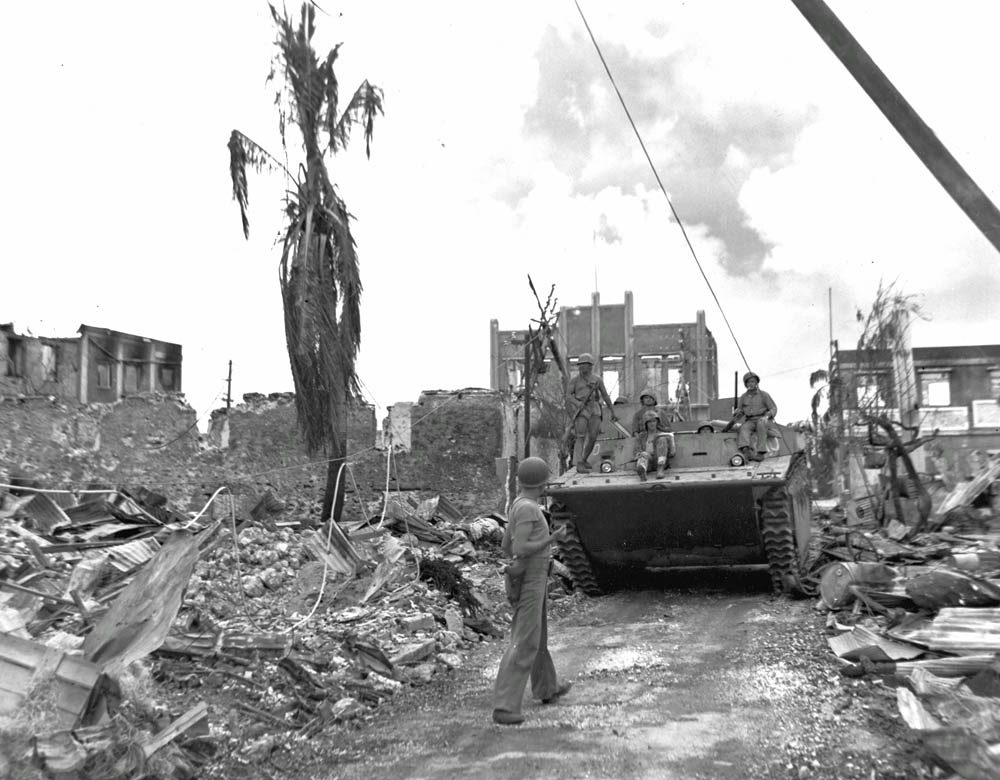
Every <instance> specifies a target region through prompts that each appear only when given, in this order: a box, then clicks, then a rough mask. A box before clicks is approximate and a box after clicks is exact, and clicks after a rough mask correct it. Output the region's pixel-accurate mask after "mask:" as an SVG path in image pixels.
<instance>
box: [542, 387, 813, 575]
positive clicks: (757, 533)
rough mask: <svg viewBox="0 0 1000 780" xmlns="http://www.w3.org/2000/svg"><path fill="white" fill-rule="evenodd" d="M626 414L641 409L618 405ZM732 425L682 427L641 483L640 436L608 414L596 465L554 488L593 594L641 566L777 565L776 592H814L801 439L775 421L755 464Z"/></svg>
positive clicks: (571, 553) (572, 561) (573, 556)
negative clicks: (807, 568)
mask: <svg viewBox="0 0 1000 780" xmlns="http://www.w3.org/2000/svg"><path fill="white" fill-rule="evenodd" d="M618 406H619V405H617V404H616V413H617V415H618V417H619V418H620V419H622V420H629V419H630V418H631V412H632V411H634V410H633V409H632V408H629V409H627V410H626V409H624V408H622V409H619V408H618ZM725 424H726V423H725V421H703V422H694V423H675V424H674V426H673V427H674V439H675V443H676V454H675V455H674V456H673V457H672V458H671V459H670V462H669V465H668V467H667V469H666V470H665V471H664V472H663V474H662V476H654V475H652V474H651V475H649V477H648V479H646V480H642V479H641V478H640V476H639V474H637V473H636V470H635V456H636V453H635V447H636V444H635V439H634V438H633V437H630V436H626V435H625V432H624V431H622V430H620V429H618V428H616V427H615V426H613V425H611V424H610V423H609V422H608V421H607V420H605V422H604V425H603V427H602V432H601V437H600V439H599V441H598V445H597V447H596V448H595V453H594V454H593V455H592V456H591V459H590V460H591V463H592V464H593V470H592V471H590V472H586V473H578V472H577V470H576V469H570V470H569V471H567V472H566V473H564V474H562V475H561V476H559V477H557V478H555V479H554V480H553V481H552V482H550V483H549V485H548V487H547V488H546V495H547V497H548V498H547V501H548V508H549V512H550V514H551V518H552V522H553V524H554V525H559V524H562V525H565V526H566V530H567V537H566V539H565V540H563V541H562V542H561V543H560V545H559V546H560V552H561V558H562V561H563V563H564V564H565V565H566V567H567V568H568V569H569V571H570V573H571V575H572V578H573V581H574V584H575V586H576V587H578V588H580V589H581V590H583V591H584V592H585V593H588V594H591V595H594V594H598V593H601V592H604V591H605V590H607V589H610V588H611V587H613V584H614V583H615V582H616V581H621V579H622V578H623V577H625V578H627V576H628V573H629V572H630V571H635V570H637V569H662V568H679V567H691V566H713V567H716V566H719V567H721V566H750V565H763V564H766V565H767V566H768V567H769V570H770V574H771V582H772V585H773V588H774V590H775V592H778V593H789V594H793V593H796V592H803V591H805V587H804V584H803V581H802V577H803V568H804V565H805V563H806V559H807V556H808V546H809V535H810V510H811V502H810V485H809V477H808V473H807V466H806V458H805V453H804V452H803V447H802V445H801V444H800V440H801V435H800V434H798V433H797V432H795V431H794V430H792V429H790V428H787V427H785V426H782V425H778V424H776V423H772V427H771V429H770V431H769V436H768V453H767V455H766V456H765V457H764V459H763V460H761V461H746V460H745V459H744V457H743V456H742V455H741V454H740V452H739V449H738V448H737V430H733V431H731V432H725V433H723V432H722V431H723V428H724V427H725Z"/></svg>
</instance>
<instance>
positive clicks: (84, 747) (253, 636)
mask: <svg viewBox="0 0 1000 780" xmlns="http://www.w3.org/2000/svg"><path fill="white" fill-rule="evenodd" d="M378 504H379V505H378V506H374V507H369V508H368V509H369V510H370V513H371V516H370V517H369V518H367V519H364V520H360V521H356V522H352V523H347V524H341V525H335V524H332V523H328V524H326V525H324V526H322V527H320V528H318V529H310V528H306V527H304V525H305V524H304V523H302V522H300V521H302V520H304V518H296V517H294V516H292V515H290V514H289V513H288V512H287V511H286V510H285V508H284V505H283V503H282V502H281V501H280V500H278V499H277V498H276V497H275V496H273V495H272V494H270V493H268V494H266V495H264V496H262V497H260V498H259V500H257V501H256V503H255V504H254V505H253V506H252V507H249V508H246V507H240V506H238V502H237V501H236V500H234V499H233V497H232V496H231V495H229V494H228V493H227V492H226V491H224V490H220V491H219V492H218V493H217V494H216V495H215V496H214V497H213V501H212V502H210V506H209V507H206V510H209V511H207V512H206V511H205V510H203V511H202V512H201V513H199V514H198V515H194V516H192V515H188V514H184V513H180V512H177V511H175V510H174V509H172V508H171V506H170V505H169V502H168V501H167V499H166V498H165V497H163V496H160V495H157V494H155V493H152V492H150V491H147V490H139V491H135V492H130V491H128V490H124V489H116V490H111V489H105V488H101V487H98V488H95V489H94V490H92V491H87V492H82V491H81V492H80V493H78V494H70V493H66V492H58V491H44V490H42V489H41V487H40V486H38V485H31V486H27V485H26V486H24V487H21V486H18V487H16V488H11V489H10V490H9V492H6V493H2V494H0V743H2V744H3V745H4V747H3V748H0V778H3V777H5V776H15V777H33V776H37V777H48V776H53V775H54V774H57V773H60V772H61V773H66V772H73V773H75V775H73V776H75V777H78V778H103V777H108V778H111V777H122V776H128V775H129V774H130V773H137V772H138V773H139V774H141V776H143V777H147V778H156V777H170V778H177V777H194V776H211V774H212V772H213V771H215V772H219V773H221V774H219V776H226V773H227V772H228V771H236V770H235V769H233V767H236V768H237V769H238V767H239V766H240V765H242V766H249V765H251V764H254V763H256V762H258V761H260V760H261V759H262V758H263V757H266V756H268V755H269V754H270V753H271V752H272V751H274V750H275V749H276V748H277V747H278V746H282V745H287V744H288V743H289V742H290V741H292V740H308V739H310V738H311V737H313V736H314V735H316V734H317V733H319V732H320V731H322V730H325V729H328V728H335V727H339V728H343V727H347V728H350V727H352V726H356V725H357V724H359V723H362V722H364V721H365V720H366V719H369V718H371V717H373V715H374V711H375V709H376V708H377V707H378V706H379V705H380V704H382V703H383V702H385V701H387V700H388V699H391V698H392V697H393V695H395V694H396V693H397V692H398V691H399V690H401V689H402V688H403V687H404V686H420V685H424V684H426V683H428V682H430V681H431V680H433V679H434V678H435V677H436V676H438V675H442V674H447V673H448V672H449V671H450V670H452V669H455V668H457V667H459V666H461V665H462V662H463V653H464V651H465V650H467V649H468V648H469V647H470V646H471V645H472V644H474V643H477V642H479V641H482V640H483V639H484V638H487V637H491V636H492V637H497V636H502V632H503V628H504V626H505V625H506V623H507V622H509V619H510V615H509V607H508V605H507V603H506V599H505V597H504V593H503V586H502V577H501V576H500V574H499V567H500V565H501V563H500V560H499V557H500V550H499V545H500V540H501V538H502V534H503V526H504V524H505V522H506V521H505V519H504V518H503V517H502V516H500V515H496V514H491V515H486V516H482V517H476V518H471V519H469V518H465V517H462V516H461V515H460V514H459V513H458V512H457V511H456V510H455V508H454V507H453V506H452V505H450V504H449V503H448V502H447V501H446V500H445V499H444V498H443V497H438V496H432V497H430V498H428V499H426V500H424V501H417V500H415V499H412V498H406V497H403V496H402V495H400V494H394V495H390V496H388V498H387V499H386V500H385V501H380V502H378ZM556 584H557V586H558V584H559V583H556ZM565 587H566V588H567V589H568V584H567V585H566V586H565ZM555 590H556V591H557V594H556V595H557V596H558V592H559V590H560V589H559V588H558V587H556V588H555ZM562 592H564V593H565V592H568V591H567V590H563V591H562ZM192 702H194V704H193V706H192ZM206 702H211V706H208V705H207V704H206ZM29 703H32V704H33V706H32V707H28V706H27V705H28V704H29ZM34 705H37V706H34ZM43 705H45V706H43ZM29 710H31V712H29ZM223 766H228V767H229V769H223V768H221V767H223ZM15 770H17V771H15ZM139 770H141V772H139ZM12 772H13V774H11V773H12ZM31 773H34V774H31ZM137 776H138V775H137Z"/></svg>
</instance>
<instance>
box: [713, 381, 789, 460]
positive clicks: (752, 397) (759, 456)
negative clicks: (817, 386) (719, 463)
mask: <svg viewBox="0 0 1000 780" xmlns="http://www.w3.org/2000/svg"><path fill="white" fill-rule="evenodd" d="M743 385H744V386H745V387H746V388H747V391H746V392H745V393H743V395H741V396H740V397H739V400H738V401H737V402H736V412H735V414H734V415H733V418H732V419H731V420H730V421H729V424H728V425H726V427H725V428H723V429H722V431H723V433H726V432H728V431H731V430H732V429H733V426H734V425H736V424H737V423H742V424H741V425H740V432H739V435H738V436H737V444H738V446H739V449H740V452H741V453H743V457H744V458H745V459H746V460H748V461H749V460H764V458H765V457H766V456H767V434H768V429H769V427H770V423H771V422H772V421H773V420H774V418H775V415H777V414H778V406H777V404H775V403H774V399H773V398H771V396H770V395H768V394H767V393H765V392H764V391H763V390H761V389H760V377H759V376H757V375H756V374H755V373H754V372H753V371H748V372H747V373H746V374H745V375H744V376H743Z"/></svg>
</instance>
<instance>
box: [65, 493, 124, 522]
mask: <svg viewBox="0 0 1000 780" xmlns="http://www.w3.org/2000/svg"><path fill="white" fill-rule="evenodd" d="M66 514H67V515H68V516H69V517H70V519H72V521H73V524H74V525H81V524H85V523H96V522H101V521H102V520H114V519H115V516H114V515H113V514H111V511H110V509H109V506H108V502H107V501H105V500H104V499H103V498H102V499H98V500H97V501H86V502H84V503H82V504H77V505H76V506H74V507H70V508H69V509H67V510H66Z"/></svg>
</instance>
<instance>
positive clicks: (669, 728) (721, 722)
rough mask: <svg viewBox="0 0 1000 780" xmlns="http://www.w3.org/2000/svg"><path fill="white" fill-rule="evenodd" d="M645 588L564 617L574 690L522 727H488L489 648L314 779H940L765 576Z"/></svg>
mask: <svg viewBox="0 0 1000 780" xmlns="http://www.w3.org/2000/svg"><path fill="white" fill-rule="evenodd" d="M643 585H644V588H645V589H643V590H634V591H628V592H621V593H616V594H613V595H608V596H603V597H600V598H597V599H586V600H583V601H582V602H577V601H574V602H573V604H572V608H569V604H570V602H569V600H567V607H565V608H560V606H559V605H558V603H557V605H556V607H555V609H554V610H553V611H554V613H555V615H554V616H553V621H552V622H553V625H552V629H551V635H552V638H551V641H550V647H551V649H552V654H553V657H554V658H555V661H556V666H557V668H558V669H559V672H560V675H561V676H565V677H566V678H568V679H572V680H574V681H575V686H574V688H573V690H572V691H571V693H570V694H569V695H568V696H567V697H566V698H565V699H564V700H563V701H562V702H561V703H559V704H557V705H550V706H542V705H540V704H538V703H537V702H531V703H527V702H526V707H525V714H526V716H527V720H526V722H525V723H524V724H523V725H520V726H497V725H494V724H493V723H492V722H491V720H490V709H491V701H490V698H491V691H492V683H493V677H494V675H495V673H496V668H497V663H498V661H499V656H500V653H501V652H502V650H503V643H502V642H499V641H498V642H490V643H487V644H484V645H482V646H481V647H479V648H477V649H476V650H475V651H474V652H473V653H471V654H470V655H469V656H468V659H467V662H466V664H465V667H464V668H463V669H460V670H458V671H456V672H454V673H453V674H452V676H451V677H450V678H448V679H447V680H445V681H443V682H441V683H435V684H433V685H430V686H426V687H424V688H419V689H412V690H410V691H408V692H407V693H405V694H403V695H402V697H401V698H400V699H398V700H397V701H396V702H395V703H394V705H393V707H391V708H390V709H387V711H386V713H385V715H384V716H383V715H379V716H378V718H377V719H376V721H375V722H374V723H371V724H369V725H367V726H366V727H365V728H364V729H363V730H359V731H356V732H353V733H350V732H349V733H347V734H345V735H344V740H343V741H341V742H340V745H339V747H338V748H337V749H336V751H335V752H334V753H333V754H330V753H327V754H326V755H325V756H324V757H323V762H324V764H325V767H326V768H325V769H323V770H322V771H320V772H319V773H317V774H315V775H311V776H314V777H316V778H326V779H327V780H362V779H364V780H375V779H376V778H413V779H414V780H416V779H417V778H426V779H427V780H445V779H449V780H450V779H452V778H454V779H456V780H457V779H458V778H471V777H476V778H484V779H486V780H505V779H506V778H511V779H513V778H534V777H544V778H616V779H622V778H635V779H636V780H639V779H640V778H642V779H644V778H665V779H669V778H685V779H687V780H690V779H691V778H788V777H792V778H806V777H808V778H903V777H907V778H913V777H923V776H927V777H929V776H930V775H929V774H927V775H925V774H924V769H923V768H922V767H923V765H922V762H921V761H920V759H919V757H914V753H913V751H914V750H915V748H914V746H913V745H912V744H908V743H907V742H906V735H905V730H903V729H900V728H899V722H898V719H896V717H895V715H894V711H893V707H892V706H891V705H893V702H894V700H895V697H894V694H893V692H892V691H891V690H888V689H886V688H884V686H880V684H879V683H873V682H872V681H870V680H867V681H861V682H859V683H852V682H850V681H845V680H843V678H841V677H840V676H839V674H838V673H837V671H836V669H835V668H834V666H833V664H832V661H831V659H830V656H829V652H828V650H827V649H826V647H825V641H824V638H823V634H822V622H823V621H822V617H821V616H820V615H819V614H818V613H816V612H815V611H814V610H813V609H812V605H811V603H809V602H803V601H798V602H794V601H789V600H785V599H776V598H773V597H772V596H771V595H770V594H769V593H768V587H769V586H768V578H767V576H766V574H764V573H761V572H754V573H749V574H747V573H744V574H728V575H727V574H720V573H718V572H702V573H700V574H697V575H692V574H691V573H688V574H686V575H684V576H683V577H681V576H678V575H672V576H671V577H668V578H662V577H661V578H659V581H656V582H651V583H644V584H643ZM564 611H565V612H566V613H567V614H565V615H561V614H560V613H562V612H564ZM852 685H855V686H856V687H854V688H852V687H851V686H852ZM845 686H846V687H845ZM303 747H304V746H303ZM316 758H318V757H316ZM303 777H304V775H303Z"/></svg>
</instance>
